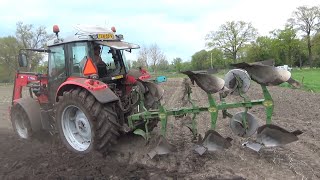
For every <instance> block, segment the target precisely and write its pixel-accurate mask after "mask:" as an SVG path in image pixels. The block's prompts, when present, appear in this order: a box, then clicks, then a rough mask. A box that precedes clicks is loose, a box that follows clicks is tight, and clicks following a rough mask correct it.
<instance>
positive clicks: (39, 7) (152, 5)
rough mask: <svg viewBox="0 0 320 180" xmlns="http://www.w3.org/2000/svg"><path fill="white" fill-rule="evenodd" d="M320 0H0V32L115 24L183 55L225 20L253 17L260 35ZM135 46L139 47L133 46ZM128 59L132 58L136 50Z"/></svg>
mask: <svg viewBox="0 0 320 180" xmlns="http://www.w3.org/2000/svg"><path fill="white" fill-rule="evenodd" d="M302 5H308V6H317V5H320V2H319V0H287V1H284V0H162V1H160V0H127V1H125V0H116V1H108V0H101V1H100V0H98V1H95V0H86V1H82V0H78V1H74V0H26V1H24V0H0V36H1V37H3V36H7V35H14V33H15V29H16V22H18V21H22V22H24V23H25V24H34V25H35V26H39V25H44V26H46V27H47V30H48V32H50V33H51V32H52V25H54V24H57V25H59V27H60V32H61V35H67V34H71V33H72V32H73V31H74V29H73V26H74V25H76V24H92V25H103V26H110V27H111V26H115V27H116V29H117V32H118V33H121V34H123V35H124V38H125V41H128V42H133V43H136V44H139V45H149V44H152V43H157V44H158V46H159V47H160V48H161V50H162V51H163V52H164V54H165V55H166V56H167V59H168V60H169V61H171V60H172V59H173V58H175V57H181V58H182V59H183V60H184V61H187V60H190V59H191V56H192V55H193V54H194V53H195V52H197V51H200V50H202V49H205V40H204V38H205V35H206V34H207V33H208V32H210V31H212V30H217V29H218V27H219V26H220V25H221V24H223V23H225V22H226V21H232V20H235V21H239V20H242V21H246V22H251V23H252V24H253V26H254V27H255V28H257V29H258V31H259V34H260V35H268V33H269V31H271V30H274V29H281V28H283V26H284V24H285V23H286V20H287V19H288V18H290V17H291V14H292V12H293V11H294V10H295V9H296V8H297V7H298V6H302ZM136 52H137V50H136ZM128 59H136V53H132V54H131V55H129V57H128Z"/></svg>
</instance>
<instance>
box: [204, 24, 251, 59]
mask: <svg viewBox="0 0 320 180" xmlns="http://www.w3.org/2000/svg"><path fill="white" fill-rule="evenodd" d="M256 35H257V30H256V29H255V28H254V27H253V26H252V25H251V23H246V22H243V21H237V22H235V21H231V22H226V23H225V24H223V25H221V26H220V27H219V30H218V31H211V32H210V33H209V34H207V36H206V40H207V41H208V42H207V46H208V47H214V48H219V49H221V50H223V51H224V53H225V55H227V56H229V57H231V58H232V59H233V61H234V62H236V61H237V54H238V52H239V50H240V48H242V47H243V46H244V45H245V44H246V43H248V42H250V41H251V40H253V39H254V38H255V37H256Z"/></svg>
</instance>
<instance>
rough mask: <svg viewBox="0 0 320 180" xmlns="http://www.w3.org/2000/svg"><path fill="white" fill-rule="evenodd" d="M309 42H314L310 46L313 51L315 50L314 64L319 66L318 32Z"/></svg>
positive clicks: (319, 47)
mask: <svg viewBox="0 0 320 180" xmlns="http://www.w3.org/2000/svg"><path fill="white" fill-rule="evenodd" d="M311 43H312V44H314V46H312V50H313V52H315V54H314V56H313V58H314V59H313V60H314V64H315V65H316V66H317V67H320V33H317V34H316V35H315V36H314V37H313V38H312V40H311Z"/></svg>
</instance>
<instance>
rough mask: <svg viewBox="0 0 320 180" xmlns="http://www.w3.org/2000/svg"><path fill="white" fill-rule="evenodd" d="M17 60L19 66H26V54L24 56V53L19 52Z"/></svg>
mask: <svg viewBox="0 0 320 180" xmlns="http://www.w3.org/2000/svg"><path fill="white" fill-rule="evenodd" d="M18 61H19V66H20V67H27V65H28V62H27V56H26V54H22V53H20V54H19V58H18Z"/></svg>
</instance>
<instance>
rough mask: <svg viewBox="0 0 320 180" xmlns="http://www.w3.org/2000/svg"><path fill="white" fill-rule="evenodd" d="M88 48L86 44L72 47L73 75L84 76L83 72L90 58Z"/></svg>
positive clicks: (75, 44) (82, 43) (77, 44)
mask: <svg viewBox="0 0 320 180" xmlns="http://www.w3.org/2000/svg"><path fill="white" fill-rule="evenodd" d="M88 56H89V55H88V46H87V43H85V42H79V43H74V44H72V46H71V57H72V62H71V75H73V76H83V75H82V71H83V68H84V65H85V62H86V60H87V58H88Z"/></svg>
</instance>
